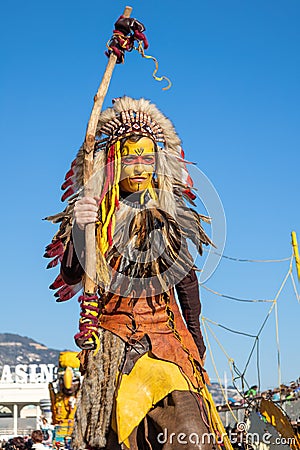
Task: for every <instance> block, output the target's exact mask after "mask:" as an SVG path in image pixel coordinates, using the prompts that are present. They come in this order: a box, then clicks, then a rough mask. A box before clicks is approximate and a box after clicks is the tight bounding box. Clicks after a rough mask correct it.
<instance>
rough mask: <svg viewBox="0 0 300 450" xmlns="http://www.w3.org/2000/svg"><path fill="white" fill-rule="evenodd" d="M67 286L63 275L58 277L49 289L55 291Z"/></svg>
mask: <svg viewBox="0 0 300 450" xmlns="http://www.w3.org/2000/svg"><path fill="white" fill-rule="evenodd" d="M64 285H65V282H64V280H63V279H62V277H61V275H58V276H57V277H56V278H55V280H54V281H53V283H52V284H50V286H49V289H52V290H55V289H58V288H60V287H62V286H64Z"/></svg>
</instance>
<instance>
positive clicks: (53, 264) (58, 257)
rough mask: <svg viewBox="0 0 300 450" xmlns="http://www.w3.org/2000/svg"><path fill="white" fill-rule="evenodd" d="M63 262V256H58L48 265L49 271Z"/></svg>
mask: <svg viewBox="0 0 300 450" xmlns="http://www.w3.org/2000/svg"><path fill="white" fill-rule="evenodd" d="M61 260H62V255H61V256H56V258H54V259H52V261H50V262H49V264H48V265H47V269H52V267H55V266H57V264H58V263H59V262H60V261H61Z"/></svg>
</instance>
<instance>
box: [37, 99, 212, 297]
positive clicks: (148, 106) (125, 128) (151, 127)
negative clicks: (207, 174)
mask: <svg viewBox="0 0 300 450" xmlns="http://www.w3.org/2000/svg"><path fill="white" fill-rule="evenodd" d="M132 134H138V135H141V136H147V137H149V138H151V139H152V140H153V141H154V142H155V144H156V148H157V158H156V169H155V172H156V178H155V186H154V188H155V189H154V190H153V191H152V192H149V194H150V197H151V198H152V200H151V201H150V202H149V204H151V205H152V206H155V208H156V214H157V211H159V218H156V219H155V220H156V222H157V221H158V222H159V221H160V222H161V223H162V224H164V225H162V228H164V230H166V229H168V232H169V234H170V236H169V237H168V236H167V235H166V236H165V240H167V242H165V243H164V245H165V246H166V248H168V245H170V246H171V247H172V248H173V250H174V247H176V245H177V244H174V239H175V237H176V233H177V231H178V230H179V232H180V233H181V234H183V236H184V237H185V238H190V239H191V240H192V241H193V242H194V243H195V244H196V245H197V247H198V250H199V252H200V253H201V252H202V247H201V246H202V244H203V243H204V244H205V245H208V244H210V243H211V241H210V239H209V238H208V236H207V235H206V234H205V232H204V230H203V228H202V226H201V223H200V221H201V219H202V220H204V221H207V222H208V221H209V219H208V218H207V217H205V216H202V215H199V214H198V213H197V212H196V211H195V210H194V209H192V208H191V206H188V203H190V205H191V204H192V205H194V203H193V200H194V199H195V195H194V194H193V193H192V191H191V189H192V180H191V179H190V177H189V174H188V170H187V167H186V162H185V160H184V154H183V151H182V148H181V141H180V139H179V137H178V135H177V133H176V131H175V129H174V126H173V124H172V122H171V121H170V120H169V119H168V118H167V117H165V116H164V115H163V114H162V113H161V112H160V111H159V110H158V108H157V107H156V106H155V105H154V104H152V103H151V102H150V101H148V100H145V99H143V98H142V99H139V100H135V99H132V98H130V97H122V98H118V99H116V100H115V101H114V104H113V107H111V108H108V109H106V110H105V111H103V112H102V113H101V114H100V116H99V120H98V126H97V134H96V142H95V148H94V170H93V176H92V177H91V179H90V183H92V185H93V191H94V193H95V196H98V197H99V198H100V201H99V223H98V224H97V238H98V252H97V254H98V258H100V259H101V263H100V264H98V266H99V271H101V267H103V264H102V263H103V258H104V260H106V261H109V260H112V259H113V257H112V252H111V251H110V250H111V249H112V247H113V240H114V238H115V226H116V221H117V222H118V221H122V220H123V219H124V215H123V214H122V211H121V210H122V208H121V207H120V204H119V181H120V172H121V146H120V141H121V140H122V139H123V138H126V137H129V136H131V135H132ZM83 166H84V152H83V148H81V149H80V150H79V152H78V154H77V157H76V159H75V160H74V161H73V163H72V165H71V169H70V170H69V172H68V173H67V174H66V177H65V182H64V183H63V185H62V189H64V190H65V193H64V194H63V196H62V201H64V200H66V199H68V205H67V207H66V209H65V210H64V211H63V212H62V213H59V214H56V215H53V216H49V217H47V218H46V219H47V220H50V221H52V222H53V223H60V228H59V231H58V232H57V233H56V235H55V236H54V238H53V239H52V242H51V244H49V245H48V246H47V247H46V253H45V256H46V257H49V258H54V259H53V260H52V261H51V262H50V263H49V264H48V267H54V266H55V265H57V264H58V263H59V261H61V259H62V256H63V253H64V250H65V248H66V246H67V243H68V241H69V240H70V239H71V234H72V226H73V209H74V204H75V201H76V200H77V199H78V198H79V197H81V196H82V195H83V189H84V182H83ZM125 210H126V208H125V206H124V211H125ZM124 211H123V212H124ZM124 214H127V213H126V212H124ZM143 214H144V216H145V214H146V213H145V212H144V213H143ZM146 216H147V214H146ZM138 220H140V217H139V219H138ZM143 220H144V221H145V220H148V222H149V217H148V219H147V218H146V217H144V218H143ZM136 225H137V224H136ZM121 228H122V227H121ZM119 229H120V227H119ZM132 229H133V230H136V233H137V232H138V230H139V231H141V229H140V227H139V226H133V227H132ZM119 240H120V239H119ZM172 240H173V242H171V241H172ZM173 250H172V251H171V252H169V255H170V254H172V258H173V259H176V258H177V259H178V261H177V262H178V263H180V258H179V252H178V251H177V250H176V251H175V252H174V251H173ZM185 254H186V255H188V252H185ZM114 256H115V254H114ZM166 265H167V266H168V265H169V263H167V264H166ZM159 270H161V267H160V268H156V270H155V273H157V272H158V271H159ZM134 273H140V271H139V270H136V268H135V270H134ZM140 275H141V273H140ZM99 278H100V281H101V274H100V276H99ZM50 288H52V289H58V291H57V292H56V293H55V296H56V297H57V301H64V300H68V299H69V298H71V297H72V296H73V295H75V293H77V292H78V291H79V290H80V289H81V285H80V283H79V284H78V285H76V286H73V287H70V286H67V285H65V283H64V282H63V280H62V278H61V277H60V276H58V277H57V278H56V280H55V281H54V283H53V284H52V285H51V286H50Z"/></svg>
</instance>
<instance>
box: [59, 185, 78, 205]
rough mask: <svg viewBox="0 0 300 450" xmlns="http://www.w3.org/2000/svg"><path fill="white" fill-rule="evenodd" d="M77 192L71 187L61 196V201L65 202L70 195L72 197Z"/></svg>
mask: <svg viewBox="0 0 300 450" xmlns="http://www.w3.org/2000/svg"><path fill="white" fill-rule="evenodd" d="M74 193H75V191H74V189H73V188H71V187H70V188H69V189H67V190H66V192H65V193H64V194H63V195H62V196H61V201H62V202H64V201H65V200H66V199H67V198H68V197H71V195H73V194H74Z"/></svg>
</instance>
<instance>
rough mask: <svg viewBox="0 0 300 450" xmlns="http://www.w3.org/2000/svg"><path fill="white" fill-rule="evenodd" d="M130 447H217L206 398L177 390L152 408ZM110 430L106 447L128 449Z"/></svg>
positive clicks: (151, 449)
mask: <svg viewBox="0 0 300 450" xmlns="http://www.w3.org/2000/svg"><path fill="white" fill-rule="evenodd" d="M129 443H130V450H195V449H198V450H199V449H201V450H213V449H214V448H218V446H215V445H214V444H213V436H212V435H211V433H210V430H209V425H208V417H207V414H206V411H205V407H204V405H203V403H202V399H201V397H200V396H198V395H197V394H195V393H193V392H190V391H173V392H171V393H170V394H169V395H167V396H166V397H165V398H163V399H162V400H161V401H160V402H159V403H157V404H156V405H155V407H154V408H153V409H152V410H151V411H149V413H148V414H147V415H146V417H145V418H144V420H143V421H142V422H141V423H140V424H139V426H138V427H137V428H135V430H134V431H133V432H132V434H131V435H130V437H129ZM124 449H126V446H125V445H124V444H122V445H120V444H118V440H117V435H116V434H115V433H114V431H112V430H110V432H109V435H108V439H107V445H106V450H124Z"/></svg>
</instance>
